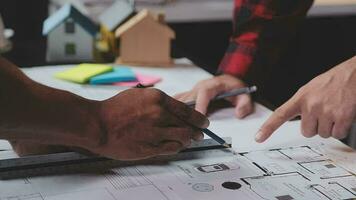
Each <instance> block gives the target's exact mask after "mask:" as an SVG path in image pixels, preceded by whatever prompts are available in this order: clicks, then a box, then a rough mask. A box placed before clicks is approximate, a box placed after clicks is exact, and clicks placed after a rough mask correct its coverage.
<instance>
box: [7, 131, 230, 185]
mask: <svg viewBox="0 0 356 200" xmlns="http://www.w3.org/2000/svg"><path fill="white" fill-rule="evenodd" d="M223 139H224V140H225V141H226V142H227V143H228V144H230V145H231V141H232V140H231V138H230V137H227V138H223ZM222 148H225V147H223V146H221V145H220V144H219V143H217V142H216V141H215V140H212V139H205V140H202V141H199V142H195V141H193V142H192V145H191V146H190V147H189V148H187V149H186V150H184V151H182V152H192V151H203V150H209V149H222ZM177 157H179V154H178V155H171V156H158V157H155V158H151V159H147V160H142V161H119V160H112V159H109V158H105V157H97V156H90V155H84V154H81V153H77V152H64V153H54V154H46V155H35V156H25V157H20V158H8V159H2V160H0V179H13V178H23V177H30V176H43V175H51V174H68V173H80V172H82V173H86V172H99V171H105V170H109V169H111V168H113V167H118V166H129V165H138V164H145V163H156V162H162V161H169V160H172V159H177Z"/></svg>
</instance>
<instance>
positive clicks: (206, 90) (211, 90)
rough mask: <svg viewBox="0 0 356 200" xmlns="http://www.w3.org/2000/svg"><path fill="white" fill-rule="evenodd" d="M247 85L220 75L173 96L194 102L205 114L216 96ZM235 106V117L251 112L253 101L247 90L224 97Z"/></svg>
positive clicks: (233, 78)
mask: <svg viewBox="0 0 356 200" xmlns="http://www.w3.org/2000/svg"><path fill="white" fill-rule="evenodd" d="M246 86H247V85H246V84H245V83H244V82H243V81H241V80H240V79H238V78H236V77H234V76H231V75H220V76H215V77H213V78H210V79H206V80H203V81H200V82H199V83H197V84H196V85H195V86H194V88H193V89H192V90H190V91H187V92H184V93H181V94H177V95H175V98H176V99H178V100H180V101H182V102H192V101H194V102H195V109H196V110H197V111H199V112H200V113H202V114H206V113H207V110H208V106H209V104H210V102H211V100H213V99H214V98H215V97H216V96H218V95H220V94H223V93H226V92H231V91H233V90H238V89H240V88H244V87H246ZM225 99H227V100H229V101H230V102H231V103H232V104H233V105H234V106H235V115H236V117H237V118H240V119H241V118H244V117H245V116H247V115H249V114H250V113H252V112H253V102H252V98H251V96H250V95H249V92H247V93H244V94H240V95H235V96H232V97H231V96H230V97H226V98H225Z"/></svg>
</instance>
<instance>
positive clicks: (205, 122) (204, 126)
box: [202, 119, 210, 128]
mask: <svg viewBox="0 0 356 200" xmlns="http://www.w3.org/2000/svg"><path fill="white" fill-rule="evenodd" d="M209 125H210V121H209V120H208V119H206V120H205V121H204V124H203V127H202V128H208V127H209Z"/></svg>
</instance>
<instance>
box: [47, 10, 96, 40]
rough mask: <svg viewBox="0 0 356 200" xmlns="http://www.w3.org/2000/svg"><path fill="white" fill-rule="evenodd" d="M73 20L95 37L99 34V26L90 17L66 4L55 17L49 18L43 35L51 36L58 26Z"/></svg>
mask: <svg viewBox="0 0 356 200" xmlns="http://www.w3.org/2000/svg"><path fill="white" fill-rule="evenodd" d="M68 18H72V19H73V20H74V21H75V22H76V23H78V24H79V25H80V26H81V27H82V28H83V29H84V30H85V31H87V32H88V33H89V34H91V35H92V36H95V35H96V34H97V32H98V26H97V25H96V24H95V23H94V22H92V21H91V20H90V19H89V18H88V17H86V16H85V15H83V14H82V13H81V12H79V11H78V10H77V9H76V8H75V7H74V6H73V5H71V4H65V5H64V6H63V7H62V8H60V9H59V10H58V11H57V12H55V13H54V14H53V15H51V16H50V17H48V18H47V19H46V20H45V22H44V24H43V31H42V34H43V35H47V34H49V33H50V32H51V31H52V30H54V29H55V28H56V27H57V26H59V25H60V24H62V23H63V22H64V21H65V20H66V19H68Z"/></svg>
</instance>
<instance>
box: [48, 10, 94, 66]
mask: <svg viewBox="0 0 356 200" xmlns="http://www.w3.org/2000/svg"><path fill="white" fill-rule="evenodd" d="M97 33H98V27H97V25H96V24H94V23H93V22H92V21H91V20H90V19H89V18H88V17H86V16H84V15H83V14H82V13H80V12H79V11H78V10H77V9H76V8H75V7H74V6H72V5H71V4H65V5H64V6H63V7H62V8H61V9H59V10H58V11H57V12H56V13H54V14H53V15H52V16H50V17H49V18H47V19H46V21H45V22H44V24H43V35H46V36H47V61H50V62H76V61H92V60H93V54H94V44H95V40H96V37H97Z"/></svg>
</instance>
